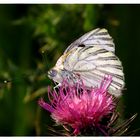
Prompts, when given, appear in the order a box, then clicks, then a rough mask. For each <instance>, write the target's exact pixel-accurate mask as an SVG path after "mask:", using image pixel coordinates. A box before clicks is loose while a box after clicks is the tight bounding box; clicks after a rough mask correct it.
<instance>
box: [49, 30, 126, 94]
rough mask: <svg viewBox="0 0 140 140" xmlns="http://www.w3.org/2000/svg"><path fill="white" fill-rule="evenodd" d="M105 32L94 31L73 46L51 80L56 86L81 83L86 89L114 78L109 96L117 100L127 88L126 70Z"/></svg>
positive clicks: (60, 59)
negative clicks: (65, 81)
mask: <svg viewBox="0 0 140 140" xmlns="http://www.w3.org/2000/svg"><path fill="white" fill-rule="evenodd" d="M114 53H115V45H114V43H113V39H112V37H111V36H110V35H109V34H108V31H107V30H106V29H100V28H97V29H95V30H92V31H90V32H88V33H86V34H84V35H83V36H82V37H80V38H79V39H77V40H76V41H75V42H73V43H72V44H70V45H69V46H68V48H67V49H66V50H65V52H64V53H63V55H62V56H61V57H60V58H59V59H58V61H57V63H56V65H55V66H54V67H53V68H52V69H51V70H50V71H49V72H48V76H49V77H50V78H51V79H53V80H54V81H55V82H57V83H61V82H62V80H63V79H66V78H67V79H68V80H69V81H70V82H75V81H77V80H78V79H79V77H80V79H82V80H83V83H84V84H85V85H86V86H87V87H91V86H93V87H94V86H100V84H101V81H102V79H103V78H104V76H105V75H111V76H112V83H111V85H110V87H109V93H111V94H113V95H114V96H116V97H118V96H120V95H121V91H122V89H123V87H124V74H123V67H122V64H121V62H120V60H119V59H118V57H116V55H115V54H114Z"/></svg>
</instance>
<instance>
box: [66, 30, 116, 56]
mask: <svg viewBox="0 0 140 140" xmlns="http://www.w3.org/2000/svg"><path fill="white" fill-rule="evenodd" d="M95 45H99V46H101V47H102V48H104V49H106V50H108V51H111V52H113V53H114V52H115V45H114V43H113V39H112V37H111V36H110V35H109V34H108V31H107V30H106V29H100V28H97V29H95V30H92V31H90V32H88V33H86V34H84V35H83V36H82V37H80V38H79V39H77V40H76V41H74V42H73V43H72V44H70V45H69V46H68V48H67V49H66V50H65V52H64V54H65V53H67V52H69V51H70V50H71V49H73V48H78V47H79V46H95Z"/></svg>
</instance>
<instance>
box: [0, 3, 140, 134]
mask: <svg viewBox="0 0 140 140" xmlns="http://www.w3.org/2000/svg"><path fill="white" fill-rule="evenodd" d="M139 14H140V6H139V5H103V4H93V5H91V4H88V5H80V4H79V5H74V4H73V5H68V4H65V5H62V4H60V5H47V4H44V5H41V4H38V5H33V4H32V5H17V4H15V5H0V135H1V136H31V135H32V136H34V135H49V133H48V131H47V125H49V126H51V125H52V124H53V122H52V121H50V120H51V118H50V116H49V113H48V112H46V111H44V110H42V109H40V107H39V106H38V104H37V100H38V99H39V98H40V97H41V96H44V98H45V99H46V100H47V86H48V85H50V84H51V85H52V84H53V83H52V81H51V80H49V78H48V77H47V76H46V73H47V71H48V70H49V69H50V68H51V67H52V66H53V65H54V64H55V62H56V61H57V59H58V58H59V57H60V56H61V54H62V53H63V51H64V50H65V49H66V47H67V46H68V45H69V44H70V43H72V42H73V41H74V40H75V39H77V38H78V37H80V36H81V35H83V34H84V33H85V32H87V31H89V30H92V29H94V28H96V27H104V28H107V29H108V30H109V33H110V34H111V36H112V37H113V38H114V42H115V44H116V54H117V56H118V57H119V58H120V59H121V60H122V63H123V66H124V73H125V78H126V88H127V90H125V91H124V95H123V97H122V98H121V100H122V101H123V106H121V107H122V112H121V113H123V116H125V117H126V118H128V117H130V116H131V115H133V114H134V113H140V108H139V105H140V102H139V100H140V93H139V92H140V91H139V79H140V63H139V56H140V47H139V40H140V39H139V33H140V17H139ZM42 52H44V53H43V54H42ZM4 80H8V81H9V82H8V83H4V82H3V81H4ZM139 124H140V117H139V115H138V117H137V119H136V120H135V123H134V124H133V126H132V129H137V128H139ZM136 135H139V134H136Z"/></svg>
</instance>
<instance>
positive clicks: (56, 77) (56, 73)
mask: <svg viewBox="0 0 140 140" xmlns="http://www.w3.org/2000/svg"><path fill="white" fill-rule="evenodd" d="M48 77H49V78H50V79H52V80H53V81H55V82H58V83H59V82H61V81H62V76H61V70H60V69H57V68H56V67H53V68H52V69H50V70H49V71H48Z"/></svg>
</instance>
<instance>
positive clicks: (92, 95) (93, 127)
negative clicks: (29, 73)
mask: <svg viewBox="0 0 140 140" xmlns="http://www.w3.org/2000/svg"><path fill="white" fill-rule="evenodd" d="M111 81H112V77H111V76H105V77H104V79H103V81H102V83H101V85H100V87H91V88H87V87H85V85H84V83H83V82H82V84H81V83H75V84H74V85H70V84H69V83H68V82H67V80H64V81H63V82H62V85H61V86H60V87H59V91H58V92H56V91H55V90H54V91H52V92H51V91H50V89H49V90H48V91H49V94H48V95H49V96H48V97H49V100H50V104H49V103H46V102H44V100H43V99H42V98H41V99H40V100H39V105H40V106H41V107H43V108H44V109H46V110H47V111H49V112H50V113H51V117H52V118H53V119H54V120H55V121H56V123H57V124H61V125H63V126H69V127H70V128H72V129H73V134H74V135H78V134H81V135H86V134H87V135H90V134H91V132H92V135H109V134H108V127H107V124H108V122H107V120H108V119H110V118H111V114H113V112H114V110H115V108H116V103H115V102H114V100H113V97H112V95H110V94H108V92H107V90H108V87H109V85H110V84H111Z"/></svg>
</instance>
